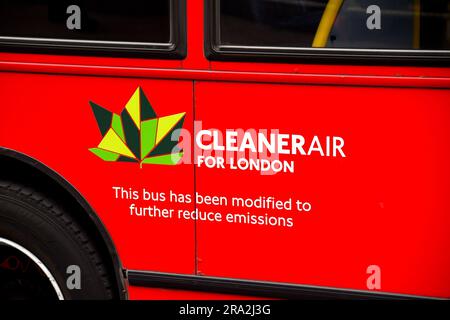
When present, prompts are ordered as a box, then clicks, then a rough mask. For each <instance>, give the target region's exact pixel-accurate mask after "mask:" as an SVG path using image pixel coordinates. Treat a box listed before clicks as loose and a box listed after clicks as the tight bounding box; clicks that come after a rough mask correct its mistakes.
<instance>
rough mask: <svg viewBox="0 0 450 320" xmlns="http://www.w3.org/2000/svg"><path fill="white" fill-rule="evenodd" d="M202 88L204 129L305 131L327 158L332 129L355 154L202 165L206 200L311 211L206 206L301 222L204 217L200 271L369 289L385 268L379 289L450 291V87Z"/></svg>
mask: <svg viewBox="0 0 450 320" xmlns="http://www.w3.org/2000/svg"><path fill="white" fill-rule="evenodd" d="M195 91H196V103H195V108H196V120H197V121H202V123H201V128H202V129H212V128H215V129H219V130H220V131H221V132H223V133H224V132H225V131H226V130H227V129H228V130H236V129H239V128H240V129H243V130H248V129H255V130H256V131H258V130H260V129H267V130H269V131H268V132H269V133H270V132H271V130H278V132H279V133H282V134H291V135H292V134H298V135H303V136H304V138H305V140H306V142H305V148H306V145H307V144H308V143H309V142H311V140H312V139H313V137H314V136H318V138H319V139H320V142H321V143H322V148H323V151H324V153H326V150H325V144H326V137H327V136H330V137H332V136H337V137H341V138H342V139H343V140H344V141H345V145H344V147H343V149H342V150H343V151H344V152H345V157H342V156H339V154H338V156H336V157H333V156H330V157H327V156H321V155H320V152H318V151H317V150H316V151H313V152H312V153H311V155H310V156H307V155H306V156H303V155H300V154H295V155H292V154H286V155H284V154H282V155H280V156H279V159H280V160H286V161H293V163H294V169H295V170H294V172H293V173H291V172H279V173H277V174H274V175H267V174H261V172H259V171H256V170H240V169H236V168H234V169H231V168H230V165H228V166H227V165H226V166H225V169H221V168H208V167H206V166H205V165H204V164H201V165H200V166H199V167H198V168H197V169H196V171H197V172H196V177H197V178H196V190H197V192H199V193H200V194H202V195H209V196H225V197H226V198H227V199H228V200H230V199H232V198H233V197H241V198H243V199H248V198H249V199H253V200H254V199H257V198H259V197H266V198H267V197H274V198H275V199H278V200H282V201H287V200H289V199H290V198H291V199H292V201H293V202H295V201H297V200H299V201H301V202H308V203H310V205H311V210H310V211H308V212H305V211H303V212H300V211H298V210H296V209H295V208H294V209H292V210H287V209H282V210H278V209H258V208H255V207H253V208H248V207H242V206H241V207H239V206H233V205H232V204H231V203H230V201H229V202H228V203H227V205H205V204H198V205H197V207H198V209H199V210H201V211H212V212H220V213H222V215H223V217H225V216H226V214H227V213H231V214H232V215H235V214H242V215H244V216H248V214H250V215H256V216H262V217H265V216H268V217H275V219H276V218H277V217H284V218H289V217H290V218H292V222H293V225H292V226H290V227H289V226H283V225H282V226H279V225H276V226H272V225H264V224H263V225H259V224H249V223H247V222H242V221H244V220H245V219H244V218H243V217H242V216H241V217H240V218H239V219H241V220H240V221H238V222H236V221H234V222H227V221H225V222H221V223H217V222H204V221H202V222H199V223H198V254H199V272H200V273H202V274H205V275H210V276H220V277H231V278H242V279H256V280H265V281H276V282H288V283H296V284H311V285H321V286H332V287H342V288H352V289H363V290H367V289H368V281H369V282H370V279H369V277H370V275H371V274H372V271H371V270H374V269H372V268H378V267H379V270H381V273H379V274H381V287H380V288H377V289H378V290H381V291H386V292H395V293H404V294H417V295H430V296H442V297H449V296H450V289H449V286H448V284H449V283H450V275H449V273H448V270H449V269H450V256H449V255H448V254H447V253H448V252H449V251H450V233H449V232H448V231H449V228H450V215H449V213H450V201H449V194H450V165H449V164H450V149H449V146H450V91H449V90H430V89H428V90H427V89H402V88H369V87H345V86H342V87H339V86H335V87H332V86H307V85H304V86H295V85H276V84H273V85H272V84H245V83H217V82H198V83H196V88H195ZM273 132H276V131H273ZM208 143H211V139H210V140H209V141H208ZM208 143H206V144H208ZM221 143H223V141H221ZM219 145H221V144H220V143H219ZM316 147H317V145H316ZM305 152H307V151H305ZM253 155H254V154H253ZM213 156H215V157H217V156H220V154H219V155H218V154H215V155H214V154H213ZM241 156H242V157H243V158H247V159H248V158H249V157H250V153H249V152H248V151H247V153H246V154H245V155H241ZM231 157H234V160H235V161H236V158H237V157H238V156H237V154H234V155H232V156H231ZM294 207H295V206H294ZM233 219H235V218H233ZM273 221H275V220H273Z"/></svg>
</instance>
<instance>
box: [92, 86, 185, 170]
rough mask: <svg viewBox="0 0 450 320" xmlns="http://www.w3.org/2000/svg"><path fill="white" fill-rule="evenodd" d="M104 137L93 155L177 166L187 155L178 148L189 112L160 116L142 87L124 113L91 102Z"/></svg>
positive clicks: (104, 158)
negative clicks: (114, 111)
mask: <svg viewBox="0 0 450 320" xmlns="http://www.w3.org/2000/svg"><path fill="white" fill-rule="evenodd" d="M90 105H91V108H92V111H93V113H94V116H95V119H96V121H97V124H98V127H99V129H100V133H101V134H102V136H103V139H102V140H101V141H100V143H99V145H98V146H97V148H91V149H89V151H91V152H92V153H93V154H95V155H96V156H98V157H99V158H101V159H102V160H104V161H116V162H137V163H139V164H140V166H141V167H142V165H143V164H159V165H176V164H178V163H179V161H180V159H181V158H182V157H183V151H182V150H181V149H180V148H179V147H178V143H179V138H180V131H181V130H180V129H181V128H182V127H183V123H184V119H185V117H186V113H185V112H182V113H177V114H173V115H168V116H164V117H160V118H158V117H157V115H156V113H155V111H154V110H153V108H152V106H151V104H150V102H149V100H148V99H147V97H146V95H145V93H144V91H143V90H142V89H141V87H138V88H137V89H136V91H135V92H134V93H133V95H132V96H131V98H130V99H129V100H128V102H127V104H126V105H125V108H124V109H123V110H122V112H121V113H120V115H118V114H115V113H113V112H111V111H109V110H107V109H105V108H103V107H101V106H100V105H98V104H96V103H94V102H90Z"/></svg>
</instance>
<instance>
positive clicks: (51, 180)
mask: <svg viewBox="0 0 450 320" xmlns="http://www.w3.org/2000/svg"><path fill="white" fill-rule="evenodd" d="M0 168H2V170H1V171H0V177H5V178H10V179H14V180H15V181H18V182H24V183H26V184H28V185H32V186H36V187H40V186H42V185H44V186H45V188H44V189H45V190H51V191H52V194H54V193H56V194H57V195H58V198H59V199H62V200H60V201H62V202H64V203H67V204H68V205H69V204H70V205H71V208H73V209H74V210H73V211H74V212H76V213H80V214H79V215H77V216H76V219H77V221H79V222H80V223H81V225H82V226H83V227H85V228H87V232H88V233H89V234H91V235H92V236H93V238H94V240H95V242H96V243H97V244H98V245H99V248H100V249H101V250H102V252H103V256H104V257H105V258H106V259H107V260H108V261H107V264H108V267H109V268H110V269H112V270H111V271H112V275H113V276H114V280H115V281H114V283H115V285H116V287H117V294H118V297H119V298H120V299H127V298H128V292H127V283H126V279H125V273H124V271H123V270H124V269H123V267H122V263H121V260H120V257H119V255H118V252H117V250H116V247H115V245H114V242H113V240H112V238H111V236H110V234H109V232H108V230H107V229H106V227H105V226H104V224H103V223H102V221H101V220H100V218H99V217H98V215H97V213H96V212H95V210H94V209H93V208H92V207H91V205H90V204H89V203H88V201H87V200H86V199H85V198H84V197H83V196H82V195H81V194H80V192H78V190H77V189H76V188H75V187H73V186H72V185H71V184H70V183H69V182H68V181H67V180H66V179H65V178H64V177H62V176H61V175H60V174H58V173H57V172H56V171H54V170H53V169H51V168H50V167H48V166H47V165H45V164H43V163H42V162H40V161H38V160H36V159H34V158H32V157H30V156H28V155H26V154H24V153H21V152H18V151H15V150H12V149H8V148H4V147H0ZM30 174H31V175H32V176H33V181H31V182H30V179H29V178H28V179H27V177H30ZM45 190H44V191H45Z"/></svg>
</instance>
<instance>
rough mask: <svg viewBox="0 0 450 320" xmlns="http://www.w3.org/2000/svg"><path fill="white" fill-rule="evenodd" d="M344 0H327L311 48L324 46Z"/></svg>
mask: <svg viewBox="0 0 450 320" xmlns="http://www.w3.org/2000/svg"><path fill="white" fill-rule="evenodd" d="M343 2H344V0H329V1H328V3H327V6H326V7H325V11H324V12H323V15H322V18H321V19H320V23H319V27H318V28H317V31H316V35H315V36H314V41H313V44H312V46H313V48H324V47H325V46H326V45H327V42H328V38H329V37H330V32H331V29H332V28H333V25H334V21H335V20H336V17H337V15H338V13H339V10H340V9H341V6H342V3H343Z"/></svg>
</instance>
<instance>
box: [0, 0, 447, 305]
mask: <svg viewBox="0 0 450 320" xmlns="http://www.w3.org/2000/svg"><path fill="white" fill-rule="evenodd" d="M202 3H203V2H202V1H188V4H187V5H188V8H187V9H188V19H187V24H188V25H187V27H188V28H187V30H188V55H187V57H186V59H185V60H183V61H173V60H172V61H167V60H150V59H133V58H104V57H76V56H56V55H40V54H15V53H0V99H1V100H0V101H1V106H0V146H2V147H7V148H11V149H14V150H17V151H19V152H22V153H25V154H27V155H29V156H31V157H34V158H36V159H37V160H39V161H41V162H43V163H44V164H45V165H47V166H49V167H50V168H52V169H53V170H55V171H57V172H58V173H60V174H61V175H62V176H63V177H64V178H66V179H67V180H68V181H69V182H70V183H71V184H73V185H74V186H75V187H76V188H77V189H78V190H79V191H80V193H81V194H82V195H83V196H84V197H85V198H86V199H87V200H88V201H89V203H90V204H91V205H92V206H93V208H94V209H95V210H96V212H97V213H98V214H99V217H100V218H101V220H102V222H103V223H104V224H105V226H106V227H107V229H108V231H109V232H110V234H111V235H112V238H113V241H114V243H115V245H116V247H117V249H118V252H119V255H120V257H121V259H122V261H123V263H124V267H125V268H128V269H138V270H148V271H160V272H174V273H185V274H199V275H201V274H206V275H211V276H220V277H232V278H241V279H257V280H268V281H278V282H289V283H298V284H313V285H324V286H336V287H342V288H354V289H367V288H366V279H367V273H366V272H365V271H366V268H367V266H368V265H372V264H376V265H379V266H380V267H381V268H382V270H383V276H382V277H383V280H382V284H383V285H382V288H381V290H382V291H388V292H397V293H407V294H420V295H427V296H439V297H449V296H450V287H449V285H448V284H449V283H450V278H449V277H450V276H449V275H448V269H449V267H450V258H449V256H448V254H447V252H449V249H450V233H449V232H448V230H449V227H450V218H449V215H448V213H449V212H450V203H449V201H448V194H449V192H450V166H449V165H448V164H449V163H450V151H449V146H450V129H449V128H450V90H449V89H450V68H438V67H433V68H431V67H407V66H401V67H400V66H398V67H396V66H383V67H380V66H331V65H308V64H276V63H250V62H249V63H235V62H233V63H231V62H212V63H210V62H209V61H208V60H206V58H205V57H204V54H203V52H204V51H203V41H204V36H203V30H204V26H203V21H204V20H203V6H202ZM138 86H141V87H142V88H143V90H144V91H145V93H146V94H147V96H148V98H149V100H150V102H151V103H152V106H153V107H154V109H155V111H156V112H157V113H158V115H160V116H163V115H169V114H174V113H179V112H187V117H186V121H185V125H184V128H185V129H187V130H189V131H190V132H193V128H194V120H201V121H202V122H203V123H202V127H203V128H205V129H207V128H218V129H222V130H226V129H236V128H242V129H250V128H255V129H279V130H280V131H283V132H285V133H296V132H299V133H304V134H305V135H313V134H324V135H325V134H331V135H333V134H336V135H340V136H343V137H345V141H346V148H347V149H346V150H347V152H348V157H346V158H345V159H335V160H334V161H328V160H326V159H323V158H319V157H317V158H316V157H311V158H308V159H300V160H298V159H297V158H295V157H293V156H287V159H292V160H295V161H298V163H297V164H296V165H297V168H298V171H297V172H296V173H294V174H291V175H284V174H277V175H274V176H261V175H259V174H257V173H255V172H238V171H227V170H212V169H206V168H195V166H194V165H193V164H182V165H179V166H174V167H164V166H146V167H144V168H143V169H140V168H139V166H137V165H136V164H122V163H105V162H103V161H101V160H100V159H98V158H96V157H95V156H94V155H92V154H91V153H90V152H89V151H88V148H90V147H95V146H96V144H97V143H98V142H99V141H100V138H101V136H100V133H99V132H98V128H97V125H96V122H95V120H94V118H93V115H92V111H91V109H90V107H89V101H90V100H92V101H95V102H96V103H98V104H100V105H102V106H104V107H106V108H108V109H110V110H112V111H114V112H116V113H119V112H120V111H121V109H122V108H123V107H124V105H125V103H126V102H127V101H128V98H129V97H130V96H131V94H132V93H133V92H134V90H135V89H136V88H137V87H138ZM194 114H195V117H194ZM194 170H195V175H196V180H194ZM113 186H124V187H128V188H133V189H141V188H144V187H145V188H148V189H151V190H157V191H165V192H168V191H169V190H173V191H176V192H178V193H186V194H192V193H193V192H194V190H197V191H198V192H201V193H204V194H209V193H210V194H215V193H217V194H224V195H233V194H242V195H246V196H252V195H254V196H256V195H259V194H262V193H271V194H272V195H274V196H275V195H276V196H278V197H280V198H285V197H291V196H292V197H294V196H295V197H305V199H308V200H309V201H311V202H312V203H313V204H314V208H315V210H314V212H312V213H311V214H307V215H302V216H299V217H296V219H297V220H296V224H295V227H294V228H291V229H289V230H287V229H277V228H270V227H255V226H253V227H251V226H244V225H226V224H214V223H207V222H198V223H197V228H196V227H195V223H194V222H193V221H182V220H180V221H177V220H170V221H168V220H156V219H154V220H152V219H146V218H143V217H142V218H133V219H130V217H129V215H128V214H127V212H128V205H129V201H116V200H114V199H113V190H112V187H113ZM173 207H174V208H178V205H176V204H174V205H173ZM179 207H181V206H179ZM185 207H186V205H183V208H185ZM187 207H188V208H190V209H193V208H194V205H193V204H192V205H190V206H187ZM199 208H204V209H207V208H206V207H205V206H202V205H199ZM221 210H227V208H222V209H221ZM196 252H197V253H198V255H197V256H196ZM196 266H197V268H196ZM130 297H131V298H168V297H171V298H180V297H182V298H192V299H197V298H208V297H209V298H222V297H229V296H221V295H208V294H205V295H203V294H199V293H189V292H169V291H166V290H159V289H158V290H153V289H142V288H130Z"/></svg>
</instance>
